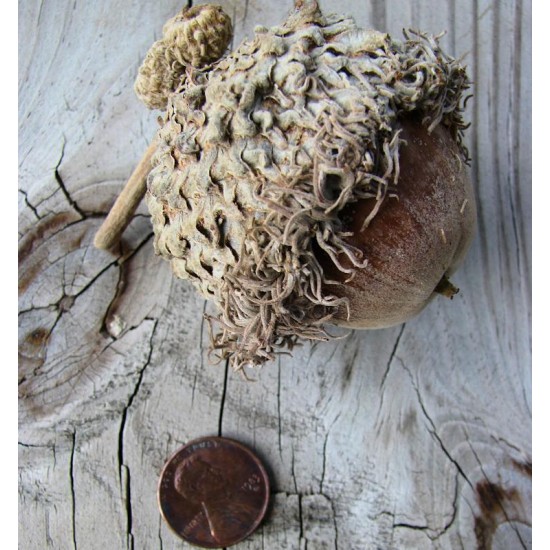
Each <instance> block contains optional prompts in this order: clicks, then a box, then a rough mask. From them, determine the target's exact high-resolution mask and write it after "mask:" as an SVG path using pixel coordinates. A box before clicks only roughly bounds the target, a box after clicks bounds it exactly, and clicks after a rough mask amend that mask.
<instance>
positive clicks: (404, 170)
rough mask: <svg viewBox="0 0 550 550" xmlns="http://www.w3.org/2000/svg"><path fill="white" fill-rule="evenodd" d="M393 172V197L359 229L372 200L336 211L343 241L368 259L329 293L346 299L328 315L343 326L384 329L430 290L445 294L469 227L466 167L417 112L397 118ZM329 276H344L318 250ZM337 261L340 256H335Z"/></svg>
mask: <svg viewBox="0 0 550 550" xmlns="http://www.w3.org/2000/svg"><path fill="white" fill-rule="evenodd" d="M400 126H401V127H402V133H401V139H403V140H404V141H405V142H404V143H403V144H402V145H401V147H400V153H399V163H400V176H399V180H398V184H397V188H398V190H399V192H398V195H397V196H395V195H394V196H389V195H388V196H386V198H385V199H384V201H383V203H382V205H381V207H380V209H379V210H378V212H377V214H376V216H374V217H373V219H372V220H371V221H370V223H369V225H368V227H367V228H365V229H364V230H362V229H361V226H362V224H363V221H364V220H365V218H366V217H367V216H368V215H369V214H370V213H371V211H372V209H373V208H374V207H375V204H376V201H375V200H374V199H365V200H362V201H359V202H357V203H353V204H350V205H348V206H347V207H346V209H345V210H344V211H343V212H342V213H341V219H342V220H344V222H345V225H346V229H347V230H349V231H351V232H353V236H350V237H348V238H347V241H348V242H349V243H350V244H351V245H353V246H354V247H356V248H358V249H359V250H361V251H362V253H363V254H364V256H365V257H366V258H368V264H367V265H366V266H365V267H363V268H362V269H358V270H356V271H355V276H354V277H353V278H352V280H351V281H348V282H346V283H345V284H344V285H335V286H333V285H330V287H329V288H330V291H331V292H332V293H334V294H335V295H337V296H339V297H345V298H347V299H348V300H349V318H348V311H347V309H346V308H340V309H339V311H338V313H337V314H336V315H335V317H334V318H333V319H332V321H331V322H332V323H333V324H335V325H340V326H346V327H350V328H363V329H373V328H384V327H388V326H392V325H396V324H400V323H403V322H404V321H406V320H408V319H410V318H411V317H413V316H415V315H416V314H418V313H419V312H420V311H421V310H422V309H423V308H424V307H425V306H426V305H427V304H428V303H429V302H430V300H431V299H432V298H433V297H434V296H436V295H437V294H445V295H448V296H449V297H452V296H453V295H454V294H455V293H456V292H457V289H454V287H453V286H452V285H451V284H450V282H449V281H448V279H447V277H450V276H451V275H452V274H453V273H454V271H455V270H456V269H457V267H458V266H459V265H460V263H461V262H462V260H463V259H464V256H465V254H466V252H467V250H468V248H469V246H470V244H471V242H472V239H473V237H474V234H475V228H476V207H475V198H474V190H473V186H472V182H471V179H470V177H469V174H468V167H467V166H466V164H465V163H464V161H463V160H462V156H461V152H460V150H459V147H458V145H457V143H456V140H455V139H453V137H452V136H451V133H450V132H449V130H448V129H447V128H445V127H444V126H443V125H439V126H438V127H437V128H435V130H433V131H432V132H431V133H429V132H428V130H427V129H426V127H425V126H423V125H422V123H421V120H420V117H418V116H408V117H405V118H402V119H401V123H400ZM319 255H320V259H321V261H322V264H323V267H324V268H325V269H326V271H327V274H328V276H329V277H331V278H333V279H335V280H337V281H339V282H342V283H344V281H345V279H346V274H345V273H342V272H341V271H339V270H338V269H336V268H335V266H334V264H333V262H332V261H330V259H329V258H328V256H326V255H323V253H322V251H321V252H319ZM342 264H343V265H344V266H346V265H347V266H349V267H351V264H350V262H349V261H348V262H347V264H346V258H342Z"/></svg>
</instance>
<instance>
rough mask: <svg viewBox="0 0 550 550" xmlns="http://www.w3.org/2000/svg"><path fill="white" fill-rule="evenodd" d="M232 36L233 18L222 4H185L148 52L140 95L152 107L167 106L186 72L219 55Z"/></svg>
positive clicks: (137, 87) (139, 78)
mask: <svg viewBox="0 0 550 550" xmlns="http://www.w3.org/2000/svg"><path fill="white" fill-rule="evenodd" d="M232 37H233V28H232V25H231V19H230V18H229V16H228V15H227V14H226V13H225V12H224V11H223V10H222V8H221V7H220V6H213V5H210V4H204V5H200V6H193V7H192V8H189V9H188V8H184V9H183V10H182V11H181V12H180V13H179V14H178V15H176V16H175V17H173V18H172V19H170V20H169V21H168V22H167V23H166V24H165V25H164V27H163V36H162V39H161V40H158V41H157V42H155V43H154V44H153V45H152V46H151V48H150V49H149V51H148V52H147V55H146V56H145V59H144V61H143V63H142V65H141V67H140V68H139V72H138V76H137V79H136V82H135V85H134V89H135V92H136V94H137V96H138V98H139V99H140V100H141V101H142V102H143V103H144V104H145V105H146V106H147V107H148V108H149V109H165V108H166V103H167V101H168V97H169V96H170V94H172V93H173V92H174V91H175V90H176V89H177V88H178V86H180V85H181V83H182V81H183V80H184V79H185V77H186V72H187V71H188V70H190V69H191V70H192V69H193V68H203V67H205V66H207V65H209V64H211V63H214V62H215V61H217V60H218V59H220V58H221V57H222V55H223V54H224V53H225V51H226V50H227V48H228V46H229V44H230V42H231V39H232Z"/></svg>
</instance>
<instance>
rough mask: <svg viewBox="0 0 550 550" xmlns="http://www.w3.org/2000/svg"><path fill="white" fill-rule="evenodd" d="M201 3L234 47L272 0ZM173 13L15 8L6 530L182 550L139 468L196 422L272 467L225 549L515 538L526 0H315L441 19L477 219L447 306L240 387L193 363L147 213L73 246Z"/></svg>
mask: <svg viewBox="0 0 550 550" xmlns="http://www.w3.org/2000/svg"><path fill="white" fill-rule="evenodd" d="M220 3H221V4H222V5H223V6H224V8H225V9H226V11H227V12H228V13H229V14H230V15H231V16H232V18H233V21H234V27H235V34H236V37H235V42H237V43H238V42H239V41H240V40H241V39H242V38H243V37H245V36H251V35H252V33H253V29H254V26H255V25H257V24H263V25H272V24H276V23H278V22H280V21H281V20H282V19H283V18H284V15H285V13H286V11H287V10H288V9H289V8H290V6H291V2H290V1H289V0H286V1H285V2H284V3H280V4H277V5H275V6H274V5H272V4H269V3H268V2H266V1H265V0H242V1H241V0H227V1H223V2H220ZM180 7H181V6H180V5H179V4H178V3H177V2H175V1H174V0H161V1H159V2H149V3H141V2H136V1H133V0H100V1H97V2H93V3H85V4H82V5H81V4H79V3H77V2H68V1H57V2H53V1H52V0H43V1H41V2H39V1H32V2H21V3H20V7H19V25H20V29H19V35H20V40H19V64H20V73H19V74H20V87H19V90H20V96H19V97H20V102H19V120H20V143H19V146H20V156H19V160H20V172H19V175H20V178H19V179H20V181H19V189H20V192H19V199H20V200H19V212H20V217H19V234H20V283H19V291H20V328H19V354H20V355H19V357H20V375H19V376H20V385H19V388H20V400H19V401H20V428H19V432H20V435H19V437H20V446H19V447H20V462H19V466H20V479H19V493H20V498H19V502H20V546H21V548H29V549H30V548H48V547H52V548H79V549H82V548H93V549H95V548H136V549H138V548H140V549H141V548H143V549H153V548H163V549H166V548H187V547H188V546H187V545H186V544H184V543H182V542H181V541H179V540H178V539H176V538H175V537H174V535H173V534H172V533H171V531H170V530H169V529H168V528H167V526H166V525H165V524H164V522H163V521H162V520H161V518H160V516H159V513H158V510H157V506H156V495H155V492H156V484H157V480H158V476H159V473H160V470H161V468H162V465H163V463H164V461H165V460H166V458H167V457H168V456H169V455H170V454H171V453H172V452H173V451H174V450H175V449H176V448H177V447H178V446H179V445H181V444H182V443H184V442H186V441H188V440H190V439H192V438H194V437H198V436H202V435H217V434H222V435H226V436H230V437H235V438H237V439H239V440H241V441H242V442H244V443H246V444H249V445H250V446H252V447H253V448H254V449H256V451H257V452H258V453H259V455H260V456H261V457H262V458H263V459H264V461H265V462H266V465H267V467H268V469H269V471H270V474H271V478H272V485H273V486H272V493H273V499H272V500H273V504H272V507H271V510H270V513H269V515H268V517H267V520H266V522H265V523H264V525H263V526H262V527H261V528H260V529H259V530H258V531H257V532H256V533H255V534H254V535H252V537H250V538H249V539H248V540H246V541H244V542H243V543H241V544H239V545H238V546H237V547H238V548H243V549H245V548H246V549H257V548H270V549H281V550H283V549H293V548H296V549H304V548H306V547H307V548H308V549H312V548H314V549H317V548H319V549H320V548H346V549H347V548H351V549H356V548H357V549H361V548H396V549H402V548H453V549H454V548H475V547H479V548H490V547H491V544H492V547H494V548H510V549H515V548H529V547H530V544H531V543H530V541H531V538H530V537H531V535H530V522H531V510H530V495H531V398H530V396H531V386H530V383H531V382H530V374H531V371H530V361H531V355H530V319H531V312H530V295H531V283H530V281H531V257H530V246H531V234H530V227H531V192H530V184H531V141H530V132H531V99H530V94H531V72H530V71H531V68H530V56H531V45H530V35H531V26H530V25H531V5H530V2H528V1H527V0H505V1H501V2H497V1H496V0H479V1H474V0H445V1H437V2H436V1H435V0H423V1H421V2H416V3H414V4H413V3H409V2H406V3H405V2H397V1H394V0H387V1H385V2H382V1H380V0H365V1H360V0H340V1H337V0H330V1H329V0H324V1H323V0H322V1H321V7H322V8H323V9H324V10H325V11H327V12H328V11H342V12H345V13H350V14H351V15H354V16H355V17H356V19H357V21H358V22H359V23H360V24H361V25H364V26H374V27H378V28H379V29H380V30H384V31H388V32H390V33H391V34H393V35H396V36H400V34H401V29H402V28H409V27H412V28H420V29H423V30H426V31H429V32H432V33H438V32H440V31H442V30H445V29H446V30H448V34H447V35H446V36H445V37H444V38H443V39H442V44H443V46H444V47H445V48H446V49H447V50H449V51H450V52H451V53H453V54H455V55H456V56H460V55H463V54H464V55H465V63H466V64H467V65H468V66H469V68H470V74H471V76H472V78H473V79H474V80H475V84H474V92H475V98H474V100H473V101H471V102H470V103H469V110H468V112H467V117H468V118H469V120H471V122H472V127H471V130H470V132H469V134H468V137H467V143H468V146H469V148H470V152H471V156H472V174H473V179H474V182H475V184H476V193H477V197H478V213H479V231H478V236H477V238H476V240H475V242H474V244H473V247H472V249H471V251H470V253H469V255H468V257H467V259H466V262H465V264H464V266H463V268H462V269H461V270H460V271H459V272H458V273H457V275H456V283H457V284H458V286H460V287H461V289H462V292H461V293H460V294H459V295H458V296H457V297H456V298H455V300H453V301H452V302H448V301H444V300H442V299H441V300H436V301H434V302H433V303H432V304H431V305H430V306H429V307H428V308H427V309H426V310H425V311H424V312H423V313H422V314H421V315H420V316H419V317H417V318H416V319H414V320H411V321H409V322H407V323H406V324H405V325H402V326H399V327H393V328H390V329H386V330H380V331H372V332H360V331H356V332H353V333H352V334H351V335H349V336H348V337H347V338H344V339H341V340H334V341H332V342H329V343H323V344H309V343H306V344H304V345H303V346H302V347H300V348H298V349H297V350H296V351H295V353H294V356H293V357H292V358H290V357H287V356H281V357H280V358H279V359H278V360H277V361H275V362H273V363H272V364H268V365H266V366H265V367H264V368H263V369H262V370H261V371H259V372H257V373H254V378H255V381H253V382H248V381H246V380H244V379H242V378H241V377H239V376H238V375H235V374H234V373H232V372H228V371H227V366H226V365H224V364H222V365H217V366H213V365H211V364H210V363H209V361H208V356H207V350H208V344H209V337H208V329H207V326H206V324H205V322H204V321H203V319H202V314H203V313H204V312H205V311H209V309H208V308H209V307H210V306H209V305H207V304H206V303H205V302H204V300H202V298H200V297H199V296H198V295H197V294H196V293H195V292H194V290H193V289H192V287H191V286H190V285H188V284H187V283H185V282H182V281H178V280H175V279H173V278H172V276H171V273H170V268H169V266H168V265H167V264H166V263H165V262H163V261H161V260H160V259H158V258H156V257H155V256H154V254H153V251H152V241H151V228H150V223H149V221H148V218H147V212H146V209H145V207H142V208H141V209H140V210H139V212H138V215H137V216H136V218H135V219H134V221H133V222H132V224H131V226H130V227H129V229H128V231H127V232H126V233H125V236H124V241H123V243H122V244H121V246H120V248H119V250H118V251H117V253H116V254H115V255H112V254H109V253H107V252H103V251H98V250H95V249H94V248H93V245H92V240H93V235H94V233H95V231H96V230H97V228H98V227H99V225H100V223H101V221H102V219H103V218H104V216H105V214H106V212H107V211H108V208H109V207H110V205H111V204H112V203H113V201H114V198H115V196H116V194H117V193H118V191H119V189H120V187H121V185H122V184H123V182H124V181H125V179H126V178H127V177H128V175H129V174H130V172H131V171H132V169H133V167H134V165H135V164H136V163H137V161H138V159H139V157H140V155H141V153H142V152H143V151H144V150H145V148H146V146H147V144H148V142H149V140H150V138H151V137H152V135H153V134H154V132H155V128H156V120H155V119H156V113H152V112H149V111H147V110H146V109H145V108H144V107H143V106H142V105H141V104H140V103H139V102H138V100H137V98H136V97H135V95H134V93H133V89H132V87H133V81H134V78H135V75H136V72H137V68H138V66H139V63H140V61H141V58H142V57H143V55H144V54H145V52H146V50H147V48H148V47H149V45H150V44H151V43H152V42H153V41H154V40H155V39H156V38H158V36H159V33H160V29H161V27H162V24H163V23H164V21H165V20H166V19H167V18H168V17H170V16H171V15H173V14H174V13H175V12H176V11H178V10H179V9H180ZM336 332H338V331H336ZM340 333H342V334H343V332H342V331H340ZM491 541H492V542H491Z"/></svg>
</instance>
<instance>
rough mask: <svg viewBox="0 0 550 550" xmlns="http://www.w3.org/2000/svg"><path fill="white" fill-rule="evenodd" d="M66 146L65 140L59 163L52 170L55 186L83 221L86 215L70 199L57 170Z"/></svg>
mask: <svg viewBox="0 0 550 550" xmlns="http://www.w3.org/2000/svg"><path fill="white" fill-rule="evenodd" d="M66 144H67V142H66V141H65V140H63V146H62V147H61V156H60V158H59V161H58V162H57V165H56V167H55V169H54V176H55V181H57V184H58V185H59V187H60V189H61V191H62V192H63V194H64V195H65V198H66V199H67V201H68V203H69V204H70V205H71V206H72V208H73V209H74V210H75V211H76V212H77V213H78V214H79V215H80V217H81V218H82V219H85V218H86V214H85V213H84V211H83V210H82V209H81V208H80V206H78V204H77V203H76V201H75V200H74V199H73V198H72V197H71V195H70V193H69V191H68V190H67V187H66V186H65V183H64V181H63V178H62V177H61V174H60V173H59V168H60V167H61V163H62V162H63V157H64V156H65V146H66Z"/></svg>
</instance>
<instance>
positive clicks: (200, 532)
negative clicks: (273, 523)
mask: <svg viewBox="0 0 550 550" xmlns="http://www.w3.org/2000/svg"><path fill="white" fill-rule="evenodd" d="M268 501H269V479H268V476H267V473H266V471H265V468H264V466H263V465H262V463H261V462H260V460H259V459H258V457H257V456H256V455H255V454H254V453H253V452H252V451H251V450H250V449H248V448H247V447H245V446H244V445H242V444H241V443H239V442H237V441H234V440H233V439H228V438H225V437H203V438H201V439H196V440H194V441H191V442H190V443H188V444H187V445H184V446H183V447H181V448H180V449H179V450H178V451H176V453H174V454H173V455H172V457H171V458H170V459H169V460H168V461H167V462H166V464H165V466H164V468H163V470H162V473H161V476H160V481H159V487H158V502H159V507H160V511H161V514H162V516H163V518H164V519H165V520H166V522H167V523H168V525H169V526H170V528H171V529H172V530H173V531H174V532H175V533H176V534H177V535H178V536H180V537H181V538H182V539H184V540H185V541H187V542H189V543H191V544H194V545H196V546H201V547H202V548H223V547H226V546H231V545H232V544H235V543H237V542H239V541H241V540H243V539H245V538H246V537H248V536H249V535H250V534H251V533H252V532H253V531H254V530H255V529H256V528H257V527H258V525H259V524H260V522H261V521H262V519H263V517H264V515H265V512H266V510H267V505H268Z"/></svg>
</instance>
